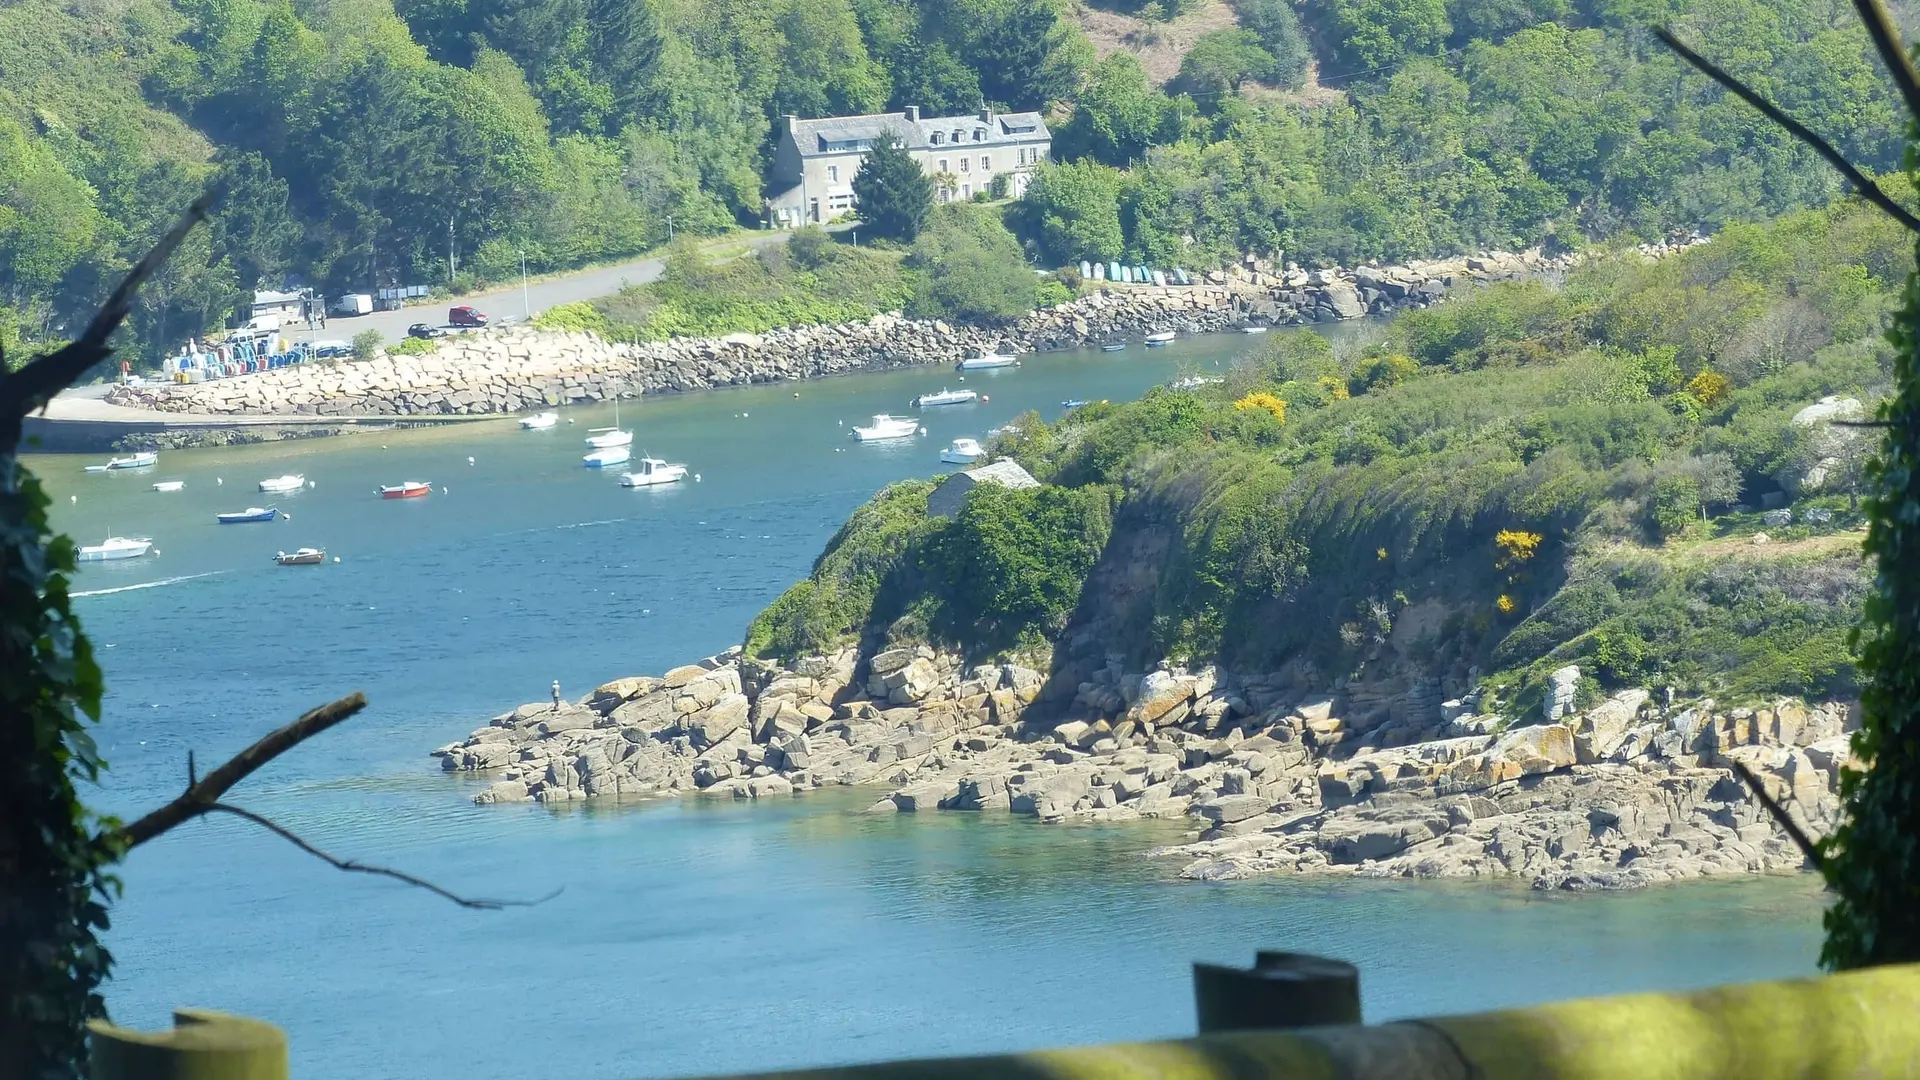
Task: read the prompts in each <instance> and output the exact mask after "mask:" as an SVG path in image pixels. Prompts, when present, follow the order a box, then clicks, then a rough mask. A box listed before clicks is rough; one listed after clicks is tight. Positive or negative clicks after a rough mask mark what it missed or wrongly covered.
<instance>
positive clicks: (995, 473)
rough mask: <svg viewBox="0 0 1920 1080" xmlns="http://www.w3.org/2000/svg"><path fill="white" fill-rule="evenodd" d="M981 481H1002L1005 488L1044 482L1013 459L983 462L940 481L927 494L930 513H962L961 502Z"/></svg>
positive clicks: (940, 515) (942, 514)
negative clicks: (983, 463)
mask: <svg viewBox="0 0 1920 1080" xmlns="http://www.w3.org/2000/svg"><path fill="white" fill-rule="evenodd" d="M981 484H999V485H1000V486H1001V487H1010V488H1031V487H1039V486H1040V481H1038V480H1035V479H1034V478H1033V474H1032V473H1029V472H1028V471H1027V470H1025V469H1023V468H1021V467H1020V463H1019V462H1017V461H1015V460H1013V459H1012V458H1003V459H1001V460H999V461H996V462H994V463H993V464H991V465H982V466H980V467H979V468H976V469H963V470H961V471H960V472H957V473H954V474H953V475H952V476H949V477H947V478H946V479H945V480H942V481H941V482H940V486H939V487H937V488H934V489H933V494H931V495H928V496H927V516H929V517H943V518H950V517H952V516H953V515H955V514H957V513H959V512H960V504H962V503H964V502H966V501H967V492H969V491H972V490H973V489H974V488H976V487H979V486H980V485H981Z"/></svg>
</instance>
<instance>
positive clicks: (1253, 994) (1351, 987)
mask: <svg viewBox="0 0 1920 1080" xmlns="http://www.w3.org/2000/svg"><path fill="white" fill-rule="evenodd" d="M1193 1007H1194V1013H1195V1015H1196V1016H1197V1018H1198V1020H1199V1027H1200V1034H1202V1035H1210V1034H1213V1033H1215V1032H1220V1031H1259V1030H1279V1029H1283V1028H1302V1027H1328V1026H1331V1025H1334V1024H1358V1023H1360V1022H1361V1021H1360V972H1359V970H1358V969H1357V968H1355V967H1354V966H1353V965H1352V964H1348V963H1344V962H1342V961H1339V960H1328V959H1325V958H1324V957H1319V956H1307V955H1305V954H1304V953H1286V952H1267V951H1264V950H1263V951H1261V952H1257V953H1255V954H1254V961H1253V967H1252V968H1250V969H1242V968H1233V967H1222V966H1220V965H1217V964H1195V965H1193Z"/></svg>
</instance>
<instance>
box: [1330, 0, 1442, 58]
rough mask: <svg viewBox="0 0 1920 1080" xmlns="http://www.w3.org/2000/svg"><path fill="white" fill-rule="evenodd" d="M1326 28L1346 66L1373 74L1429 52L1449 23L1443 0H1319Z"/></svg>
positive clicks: (1438, 41) (1439, 40) (1435, 46)
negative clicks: (1409, 57)
mask: <svg viewBox="0 0 1920 1080" xmlns="http://www.w3.org/2000/svg"><path fill="white" fill-rule="evenodd" d="M1321 2H1322V4H1323V5H1324V7H1323V10H1324V11H1325V14H1326V22H1327V31H1328V33H1329V34H1330V35H1331V37H1332V38H1333V40H1334V43H1335V46H1336V47H1337V48H1338V49H1339V51H1340V62H1341V64H1342V65H1343V66H1344V67H1345V68H1346V69H1347V70H1349V71H1357V72H1364V73H1368V74H1372V73H1375V72H1379V71H1383V70H1385V69H1387V68H1390V67H1392V66H1394V65H1395V64H1398V63H1399V62H1400V61H1401V60H1403V59H1405V58H1406V57H1407V56H1408V55H1410V54H1414V53H1430V52H1434V51H1435V50H1437V49H1439V48H1440V46H1441V45H1443V44H1444V43H1445V42H1446V40H1447V37H1448V35H1450V34H1451V33H1452V32H1453V28H1452V27H1451V26H1450V25H1449V24H1448V23H1447V6H1446V2H1445V0H1321Z"/></svg>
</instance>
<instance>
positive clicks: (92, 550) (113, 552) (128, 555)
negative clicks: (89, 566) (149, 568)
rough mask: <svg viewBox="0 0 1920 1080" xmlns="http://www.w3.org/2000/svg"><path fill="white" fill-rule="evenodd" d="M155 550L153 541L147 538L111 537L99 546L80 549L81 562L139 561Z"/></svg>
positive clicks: (90, 545) (89, 545) (91, 545)
mask: <svg viewBox="0 0 1920 1080" xmlns="http://www.w3.org/2000/svg"><path fill="white" fill-rule="evenodd" d="M151 550H153V540H152V538H151V537H146V536H132V537H128V536H109V537H108V538H107V539H105V540H103V541H101V542H100V543H98V544H88V545H87V546H85V547H83V548H81V549H80V560H79V561H81V562H108V561H111V560H113V559H137V558H139V557H140V556H142V555H145V554H146V553H147V552H149V551H151Z"/></svg>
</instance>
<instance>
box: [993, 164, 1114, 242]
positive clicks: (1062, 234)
mask: <svg viewBox="0 0 1920 1080" xmlns="http://www.w3.org/2000/svg"><path fill="white" fill-rule="evenodd" d="M1120 181H1121V176H1120V172H1119V170H1117V169H1113V168H1110V167H1108V166H1106V165H1101V164H1099V163H1097V162H1092V161H1076V162H1072V163H1070V164H1066V165H1049V166H1045V167H1043V168H1042V169H1040V171H1039V172H1038V173H1036V174H1035V175H1034V178H1033V181H1032V182H1031V183H1030V184H1028V185H1027V191H1026V195H1025V196H1024V197H1023V198H1022V199H1021V200H1020V206H1019V208H1018V212H1017V217H1018V220H1019V221H1020V222H1021V231H1022V232H1024V233H1025V234H1026V235H1027V237H1028V238H1029V239H1031V240H1033V241H1034V242H1035V243H1037V244H1038V246H1039V248H1040V251H1041V253H1042V254H1043V255H1045V256H1046V257H1047V258H1048V259H1050V260H1052V261H1053V262H1055V263H1059V264H1065V263H1074V262H1079V261H1080V260H1082V259H1113V258H1117V257H1118V256H1119V255H1120V254H1121V252H1122V251H1124V250H1125V247H1126V238H1125V237H1124V236H1123V235H1122V234H1121V232H1120V202H1119V200H1120Z"/></svg>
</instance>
